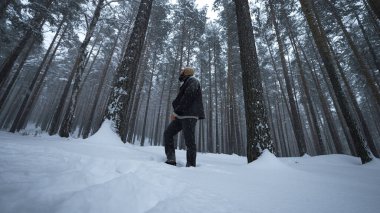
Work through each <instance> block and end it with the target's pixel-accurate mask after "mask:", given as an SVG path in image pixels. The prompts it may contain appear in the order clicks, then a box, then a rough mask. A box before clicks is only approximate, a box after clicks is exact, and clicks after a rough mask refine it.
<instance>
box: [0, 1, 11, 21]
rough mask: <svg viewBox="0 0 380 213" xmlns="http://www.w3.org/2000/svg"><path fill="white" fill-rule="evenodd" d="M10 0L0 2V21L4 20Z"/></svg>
mask: <svg viewBox="0 0 380 213" xmlns="http://www.w3.org/2000/svg"><path fill="white" fill-rule="evenodd" d="M11 1H12V0H3V1H1V2H0V20H1V19H3V18H4V16H5V13H6V10H7V7H8V5H9V4H10V3H11Z"/></svg>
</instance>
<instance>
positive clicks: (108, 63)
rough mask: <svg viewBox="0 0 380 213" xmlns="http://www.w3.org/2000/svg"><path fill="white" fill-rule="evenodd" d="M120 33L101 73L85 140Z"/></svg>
mask: <svg viewBox="0 0 380 213" xmlns="http://www.w3.org/2000/svg"><path fill="white" fill-rule="evenodd" d="M120 33H121V30H119V32H118V34H117V36H116V38H115V41H114V42H113V45H112V48H111V51H110V52H109V53H108V58H107V60H106V63H105V66H104V68H103V70H102V72H101V76H100V82H99V85H98V88H97V90H96V94H95V100H94V103H93V104H92V107H91V110H90V114H89V115H90V116H89V119H88V121H87V123H86V125H85V126H84V129H83V138H87V137H88V136H89V134H90V130H91V126H92V123H93V120H94V117H95V110H96V106H98V103H99V99H100V94H101V93H102V91H103V88H104V83H105V82H106V77H107V71H108V70H109V67H110V64H111V61H112V56H113V55H114V52H115V49H116V45H117V43H118V40H119V36H120ZM99 49H100V48H99Z"/></svg>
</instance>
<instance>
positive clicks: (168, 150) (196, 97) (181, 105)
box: [164, 67, 205, 167]
mask: <svg viewBox="0 0 380 213" xmlns="http://www.w3.org/2000/svg"><path fill="white" fill-rule="evenodd" d="M193 75H194V69H193V68H190V67H186V68H184V69H182V70H181V73H180V76H179V78H178V79H179V81H181V82H183V84H182V86H181V87H180V89H179V92H178V95H177V97H176V98H175V99H174V101H173V103H172V106H173V108H174V113H173V114H172V115H171V116H170V119H171V122H170V124H169V126H168V127H167V128H166V130H165V132H164V143H165V154H166V157H167V161H166V162H165V163H167V164H170V165H174V166H175V165H176V159H175V147H174V138H173V137H174V136H175V135H176V134H177V133H178V132H179V131H181V130H182V132H183V135H184V137H185V144H186V147H187V153H186V157H187V163H186V167H190V166H193V167H195V166H196V155H197V148H196V145H195V125H196V123H197V120H198V119H204V118H205V114H204V109H203V102H202V89H201V86H200V83H199V81H198V79H196V78H195V77H193Z"/></svg>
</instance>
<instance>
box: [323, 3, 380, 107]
mask: <svg viewBox="0 0 380 213" xmlns="http://www.w3.org/2000/svg"><path fill="white" fill-rule="evenodd" d="M324 1H325V2H326V3H327V4H328V5H329V7H330V9H331V12H332V14H333V16H334V18H335V20H336V21H337V23H338V25H339V26H340V28H341V29H342V31H343V34H344V36H345V37H346V39H347V42H348V45H349V46H350V48H351V50H352V52H353V53H354V56H355V59H356V61H357V63H358V65H359V69H360V73H361V74H362V75H363V76H364V80H365V81H366V83H367V85H368V87H369V88H370V89H371V91H372V93H373V97H374V99H375V100H376V103H377V105H378V106H379V107H380V89H379V85H378V84H377V83H376V82H375V81H374V78H373V77H372V75H371V73H370V68H369V66H368V65H367V63H366V62H365V59H364V57H363V55H362V54H361V53H360V52H359V50H358V48H357V46H356V44H355V43H354V41H353V40H352V37H351V35H350V34H349V33H348V31H347V29H346V27H345V26H344V24H343V21H342V18H341V17H340V15H339V14H338V11H337V10H336V8H335V6H334V5H333V4H332V3H331V2H330V1H329V0H324ZM369 1H370V2H371V1H373V0H369ZM377 2H379V3H377V4H378V7H379V8H378V9H379V10H380V1H377ZM374 4H376V3H374ZM378 12H379V13H380V11H378ZM379 15H380V14H379Z"/></svg>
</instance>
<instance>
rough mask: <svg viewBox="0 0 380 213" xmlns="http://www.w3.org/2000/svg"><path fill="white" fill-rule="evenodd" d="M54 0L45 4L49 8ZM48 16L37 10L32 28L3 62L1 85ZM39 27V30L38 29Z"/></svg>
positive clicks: (0, 72)
mask: <svg viewBox="0 0 380 213" xmlns="http://www.w3.org/2000/svg"><path fill="white" fill-rule="evenodd" d="M52 3H53V0H46V1H45V2H44V4H43V5H44V6H45V7H46V8H49V7H50V6H51V4H52ZM46 16H47V13H46V12H42V11H41V12H37V13H36V14H35V16H34V18H33V19H32V21H31V23H30V26H31V27H30V28H29V29H28V31H27V32H26V33H25V35H24V36H23V37H22V39H21V40H20V41H19V42H18V44H17V45H16V47H15V48H14V49H13V50H12V51H11V53H10V54H9V55H8V56H7V58H6V59H5V60H4V62H3V64H2V65H1V67H0V86H1V87H3V85H4V82H5V80H6V79H7V78H8V76H9V74H10V73H11V71H12V68H13V66H14V64H15V62H16V60H17V58H18V57H19V55H20V54H21V52H22V50H23V49H24V48H25V46H26V44H27V43H28V41H29V40H30V39H32V38H33V37H35V36H36V35H35V31H38V32H39V31H40V30H41V29H42V26H43V23H44V20H45V17H46ZM36 29H37V30H36Z"/></svg>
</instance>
